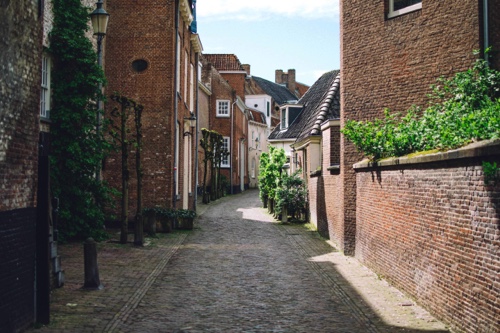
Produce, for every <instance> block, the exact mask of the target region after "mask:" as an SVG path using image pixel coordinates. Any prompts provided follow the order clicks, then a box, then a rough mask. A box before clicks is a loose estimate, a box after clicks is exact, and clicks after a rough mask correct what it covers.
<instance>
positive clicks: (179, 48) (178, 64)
mask: <svg viewBox="0 0 500 333" xmlns="http://www.w3.org/2000/svg"><path fill="white" fill-rule="evenodd" d="M175 73H176V75H177V80H176V82H175V84H176V85H177V92H178V93H180V92H181V36H180V35H177V68H176V69H175Z"/></svg>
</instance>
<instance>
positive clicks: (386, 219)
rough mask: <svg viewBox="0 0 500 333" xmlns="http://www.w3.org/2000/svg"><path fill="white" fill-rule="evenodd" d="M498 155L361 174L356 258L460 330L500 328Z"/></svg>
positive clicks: (398, 167) (369, 170)
mask: <svg viewBox="0 0 500 333" xmlns="http://www.w3.org/2000/svg"><path fill="white" fill-rule="evenodd" d="M499 151H500V149H498V146H497V148H496V154H498V153H499ZM437 155H438V159H439V158H440V156H439V155H441V156H444V155H443V154H437ZM479 156H480V155H479ZM499 157H500V155H491V156H485V157H483V158H477V159H470V158H469V159H468V158H464V159H460V160H450V159H447V158H446V157H443V159H444V161H443V162H432V160H431V162H429V163H422V162H421V161H420V163H418V162H419V161H418V160H416V161H415V162H416V163H417V164H404V165H399V166H397V165H395V164H398V162H395V163H392V164H394V166H387V167H381V168H375V169H358V170H357V171H358V172H357V233H356V257H357V258H358V259H359V260H360V261H361V262H363V263H364V264H365V265H367V266H368V267H370V268H371V269H373V270H374V271H375V272H377V273H378V274H380V275H382V276H384V277H385V278H386V279H387V280H389V281H390V282H391V283H392V284H394V285H395V286H396V287H397V288H399V289H401V290H403V291H404V292H406V293H408V294H410V295H411V297H413V298H415V299H416V300H417V302H418V303H420V304H421V305H423V306H424V307H426V308H428V309H430V311H431V312H432V313H433V314H435V315H436V316H437V317H439V318H440V319H442V320H444V321H445V322H447V323H449V324H451V327H452V328H453V329H454V330H456V331H458V332H497V331H498V328H499V322H498V319H499V314H500V303H499V300H500V279H499V275H498V272H499V270H500V260H499V257H498V253H499V250H500V238H499V226H500V222H499V221H500V211H499V208H498V207H500V185H498V184H497V185H496V186H494V185H493V184H492V183H490V185H489V186H486V185H485V184H484V177H483V169H482V161H493V160H496V161H498V158H499ZM438 159H435V160H438ZM405 163H411V161H409V162H405ZM400 164H402V163H400Z"/></svg>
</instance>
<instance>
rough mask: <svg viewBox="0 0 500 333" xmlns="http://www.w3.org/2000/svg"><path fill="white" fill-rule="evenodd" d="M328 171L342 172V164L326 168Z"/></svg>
mask: <svg viewBox="0 0 500 333" xmlns="http://www.w3.org/2000/svg"><path fill="white" fill-rule="evenodd" d="M326 170H328V171H335V170H340V164H332V165H330V166H329V167H328V168H326Z"/></svg>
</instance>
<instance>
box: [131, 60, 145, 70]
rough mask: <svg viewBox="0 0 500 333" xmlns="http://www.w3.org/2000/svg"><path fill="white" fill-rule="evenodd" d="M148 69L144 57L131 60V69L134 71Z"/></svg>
mask: <svg viewBox="0 0 500 333" xmlns="http://www.w3.org/2000/svg"><path fill="white" fill-rule="evenodd" d="M146 69H148V62H147V61H146V60H144V59H137V60H134V61H132V70H133V71H134V72H136V73H141V72H144V71H145V70H146Z"/></svg>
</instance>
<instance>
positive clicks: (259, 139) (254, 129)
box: [247, 108, 269, 188]
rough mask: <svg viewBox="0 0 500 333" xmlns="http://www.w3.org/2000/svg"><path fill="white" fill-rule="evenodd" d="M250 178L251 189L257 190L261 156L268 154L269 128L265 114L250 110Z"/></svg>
mask: <svg viewBox="0 0 500 333" xmlns="http://www.w3.org/2000/svg"><path fill="white" fill-rule="evenodd" d="M247 110H248V137H249V142H248V177H249V187H250V188H257V186H258V177H259V165H260V154H262V153H267V152H268V150H269V149H268V147H267V145H268V142H267V136H268V133H269V128H268V126H267V123H266V116H265V114H264V113H262V112H260V111H258V110H255V109H251V108H248V109H247Z"/></svg>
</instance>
